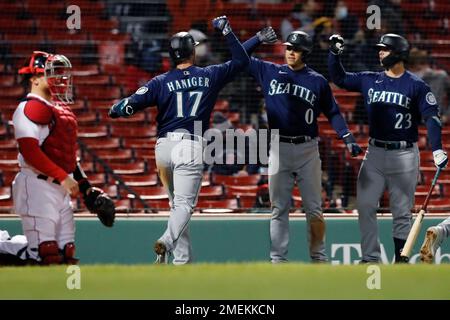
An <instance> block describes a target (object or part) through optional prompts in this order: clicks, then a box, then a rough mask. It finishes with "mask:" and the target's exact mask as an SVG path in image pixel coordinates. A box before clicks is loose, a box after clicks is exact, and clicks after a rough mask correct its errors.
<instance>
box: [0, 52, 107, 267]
mask: <svg viewBox="0 0 450 320" xmlns="http://www.w3.org/2000/svg"><path fill="white" fill-rule="evenodd" d="M71 68H72V65H71V63H70V61H69V60H68V59H67V58H66V57H65V56H63V55H53V54H48V53H46V52H41V51H35V52H33V54H32V56H31V58H30V59H29V61H28V62H27V63H26V65H25V66H24V67H23V68H21V69H20V70H19V74H20V75H22V76H23V81H25V83H26V84H27V85H28V86H29V87H30V90H29V92H30V93H28V95H27V96H26V98H25V99H24V100H23V101H22V102H20V104H19V106H18V107H17V109H16V111H15V112H14V115H13V124H14V134H15V138H16V140H17V143H18V146H19V156H18V160H19V167H20V172H19V173H18V174H17V176H16V177H15V179H14V181H13V188H12V189H13V190H12V191H13V199H14V210H15V212H16V214H18V215H19V216H20V218H21V222H22V229H23V233H24V235H25V237H26V249H25V250H22V252H21V255H20V257H19V258H20V260H25V261H27V262H33V263H39V264H44V265H48V264H76V263H78V259H77V258H75V223H74V218H73V211H72V207H71V202H70V199H71V198H70V197H71V196H76V195H77V194H79V193H81V194H82V196H83V199H84V202H85V204H86V207H87V208H88V210H89V211H91V212H92V213H96V214H97V215H98V216H99V218H100V221H101V222H102V223H103V224H104V225H105V226H107V227H112V225H113V223H114V217H115V208H114V204H113V202H112V200H111V199H110V198H109V197H108V196H107V195H106V194H105V193H104V192H103V191H102V190H100V189H98V188H94V187H92V186H91V185H90V183H89V181H88V180H87V177H86V175H85V173H84V172H83V170H82V169H81V166H80V164H79V163H78V162H77V157H76V152H77V120H76V117H75V115H74V114H73V112H72V111H71V109H70V107H69V106H68V105H69V104H71V103H73V100H72V76H71ZM5 241H11V239H10V240H5ZM0 242H1V241H0ZM9 247H11V243H10V246H9ZM0 249H1V244H0ZM0 252H1V251H0ZM3 254H11V253H3ZM13 254H14V253H13ZM3 258H5V257H3ZM1 260H2V259H1V258H0V263H1ZM3 260H7V261H9V260H8V259H3ZM19 262H23V261H19Z"/></svg>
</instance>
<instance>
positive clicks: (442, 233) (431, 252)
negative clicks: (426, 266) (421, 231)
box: [420, 217, 450, 263]
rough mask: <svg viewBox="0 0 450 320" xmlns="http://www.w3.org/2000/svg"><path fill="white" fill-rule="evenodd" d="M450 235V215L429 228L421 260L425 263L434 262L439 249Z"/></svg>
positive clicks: (422, 248)
mask: <svg viewBox="0 0 450 320" xmlns="http://www.w3.org/2000/svg"><path fill="white" fill-rule="evenodd" d="M449 236H450V217H448V218H447V219H445V220H444V221H442V222H441V223H439V224H438V225H437V226H432V227H429V228H428V229H427V232H426V234H425V239H424V241H423V244H422V247H421V248H420V260H421V261H422V262H425V263H432V262H433V259H434V256H435V255H436V251H437V249H439V247H440V246H441V244H442V241H444V239H446V238H448V237H449Z"/></svg>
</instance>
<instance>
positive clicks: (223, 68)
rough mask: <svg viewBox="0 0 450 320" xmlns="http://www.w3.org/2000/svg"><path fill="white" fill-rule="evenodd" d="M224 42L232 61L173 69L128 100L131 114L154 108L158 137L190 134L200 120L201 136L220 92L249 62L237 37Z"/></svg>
mask: <svg viewBox="0 0 450 320" xmlns="http://www.w3.org/2000/svg"><path fill="white" fill-rule="evenodd" d="M226 39H227V42H228V45H229V47H230V50H231V54H232V60H231V61H228V62H226V63H223V64H218V65H212V66H208V67H205V68H200V67H197V66H190V67H188V68H186V69H172V70H170V71H169V72H166V73H164V74H161V75H159V76H157V77H155V78H153V79H152V80H150V81H149V82H148V83H147V84H145V85H144V86H143V87H141V88H139V89H138V90H137V91H136V92H135V93H134V94H133V95H131V96H130V97H129V98H128V105H130V106H132V108H133V113H135V112H136V111H138V110H141V109H144V108H146V107H149V106H154V105H156V106H157V108H158V115H157V118H156V121H157V123H158V137H161V136H164V135H165V134H166V133H167V132H173V131H175V130H181V129H182V130H186V131H188V132H190V133H192V134H193V133H194V122H195V121H201V123H202V131H203V132H201V133H202V134H203V133H204V131H205V130H207V129H208V127H209V120H210V116H211V112H212V110H213V108H214V105H215V102H216V100H217V96H218V94H219V91H220V90H221V89H222V88H223V87H224V86H225V85H226V84H227V83H228V82H229V81H231V80H232V78H233V77H234V76H235V75H236V74H237V73H238V72H239V71H241V70H242V68H244V67H245V66H246V65H247V64H248V62H249V58H248V55H247V53H246V52H245V50H244V48H243V47H242V45H241V44H240V42H239V41H238V39H237V38H236V36H235V35H234V34H233V33H229V34H228V35H227V36H226ZM199 133H200V132H198V133H197V134H199Z"/></svg>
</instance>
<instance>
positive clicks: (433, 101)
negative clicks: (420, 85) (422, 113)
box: [425, 92, 436, 105]
mask: <svg viewBox="0 0 450 320" xmlns="http://www.w3.org/2000/svg"><path fill="white" fill-rule="evenodd" d="M425 100H427V102H428V104H431V105H434V104H436V97H435V96H434V94H433V93H432V92H428V93H427V95H426V97H425Z"/></svg>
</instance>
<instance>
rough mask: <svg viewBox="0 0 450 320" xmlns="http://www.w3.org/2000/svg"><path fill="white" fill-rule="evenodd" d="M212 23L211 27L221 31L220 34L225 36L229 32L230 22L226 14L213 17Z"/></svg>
mask: <svg viewBox="0 0 450 320" xmlns="http://www.w3.org/2000/svg"><path fill="white" fill-rule="evenodd" d="M212 24H213V27H214V28H215V29H216V30H218V31H220V32H222V34H223V35H224V36H226V35H227V34H229V33H230V32H231V26H230V22H229V21H228V18H227V16H220V17H217V18H214V19H213V20H212Z"/></svg>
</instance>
